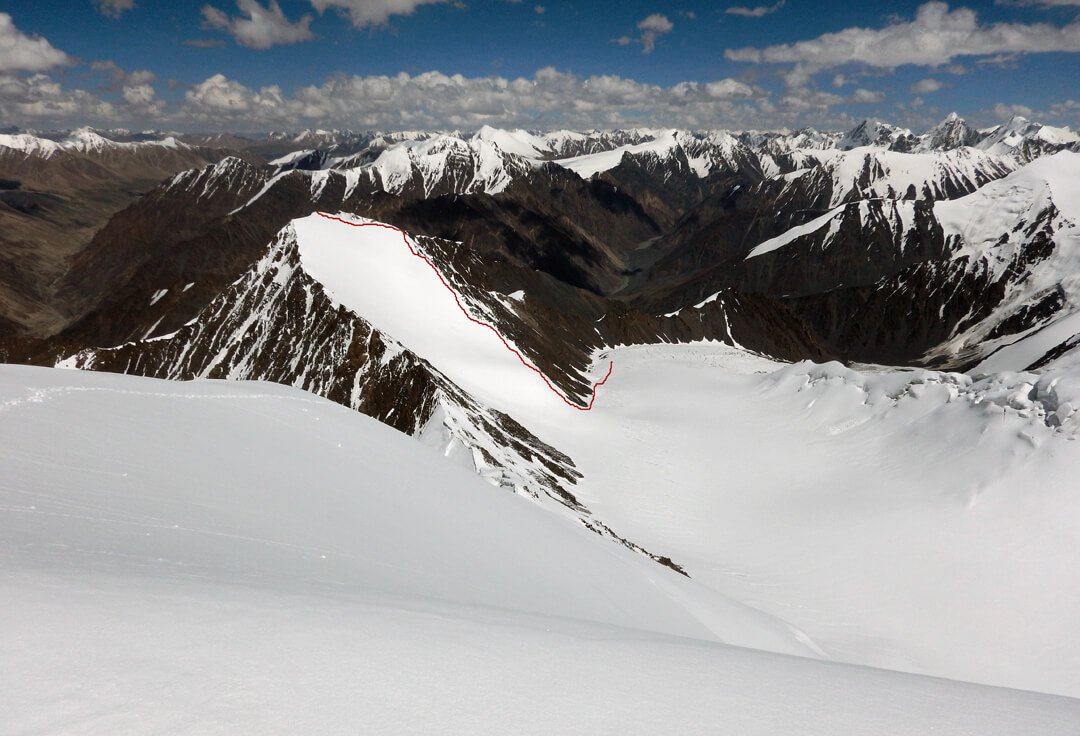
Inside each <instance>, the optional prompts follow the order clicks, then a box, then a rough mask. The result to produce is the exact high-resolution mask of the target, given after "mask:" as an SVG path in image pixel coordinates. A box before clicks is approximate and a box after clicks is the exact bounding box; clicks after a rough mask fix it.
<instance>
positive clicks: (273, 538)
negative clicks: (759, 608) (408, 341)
mask: <svg viewBox="0 0 1080 736" xmlns="http://www.w3.org/2000/svg"><path fill="white" fill-rule="evenodd" d="M0 479H2V480H0V560H2V561H3V563H2V565H0V598H2V600H3V601H4V605H3V606H2V607H0V630H2V631H3V632H4V636H3V637H0V673H2V675H3V684H4V686H3V687H2V688H0V714H2V716H0V720H2V721H3V726H4V729H3V730H4V731H5V733H12V734H27V735H29V734H65V733H72V734H74V733H78V734H86V733H102V734H123V733H140V734H141V733H163V734H171V733H178V734H184V733H192V732H196V731H197V732H199V733H228V734H237V733H252V734H256V733H257V734H272V733H325V734H331V733H395V734H397V733H476V734H483V733H492V734H505V733H522V734H529V733H536V734H551V733H603V732H612V731H617V732H619V733H715V732H717V731H718V730H720V731H723V732H734V733H741V734H789V733H792V732H798V733H803V734H841V733H843V734H847V733H860V734H870V735H873V734H889V735H890V736H895V735H896V734H908V733H910V734H924V733H927V732H930V731H933V732H934V733H945V734H964V735H967V734H972V733H979V734H983V735H988V734H1015V733H1025V734H1072V733H1074V731H1073V729H1074V726H1075V724H1076V723H1077V722H1078V721H1080V701H1076V700H1070V699H1065V698H1056V697H1052V696H1045V695H1039V694H1034V693H1025V692H1018V691H1008V690H1001V689H995V688H986V687H981V686H974V685H967V684H962V683H955V682H948V681H940V680H933V679H929V678H923V677H918V676H911V675H901V674H897V673H889V672H881V671H875V670H869V669H863V668H857V667H849V666H842V665H834V664H827V663H822V662H818V661H814V660H811V659H802V658H796V657H789V656H783V655H776V654H765V653H762V652H755V651H751V650H746V649H737V648H732V647H728V646H724V645H721V644H718V643H715V642H714V641H709V640H708V639H710V638H712V634H711V633H710V632H709V631H708V630H707V628H706V627H704V626H703V625H702V623H701V621H700V619H699V618H698V617H696V616H692V615H689V614H688V613H687V609H688V608H690V607H691V606H690V605H689V604H690V603H695V604H696V607H697V608H707V607H708V606H707V605H705V603H707V602H709V600H710V599H709V598H708V597H707V595H705V594H704V593H701V592H700V591H698V592H697V593H695V590H697V589H696V588H695V587H693V585H692V583H691V582H690V581H686V582H685V583H680V582H679V581H685V579H684V578H681V577H679V576H677V575H675V574H674V573H672V572H671V571H669V570H667V569H666V568H662V567H660V566H658V565H654V564H652V563H651V562H649V561H648V560H646V559H645V558H643V557H640V556H637V555H633V554H631V553H629V552H626V551H625V550H622V549H620V548H619V547H617V546H615V545H613V544H611V543H610V542H609V541H607V540H604V539H601V538H600V537H597V536H594V535H592V534H591V533H588V532H586V531H585V530H584V529H582V528H580V527H577V526H576V525H573V524H571V523H569V522H567V521H566V520H565V519H561V518H558V517H555V516H553V515H550V514H548V513H547V512H545V511H543V510H542V509H540V508H539V507H536V506H534V505H532V504H531V503H529V502H528V501H525V500H523V499H521V498H518V497H515V496H513V495H511V494H508V493H506V492H504V491H499V490H497V489H493V488H491V487H489V486H487V485H486V484H485V483H484V482H483V481H481V480H479V479H477V478H475V477H473V476H471V475H470V474H468V473H465V472H464V471H461V472H458V471H457V470H456V469H455V468H453V467H447V466H446V465H445V463H443V462H441V461H440V460H439V459H438V458H436V457H432V456H429V455H427V454H426V450H425V449H424V448H423V447H422V446H421V445H419V444H418V443H415V442H414V441H412V440H409V439H408V438H406V437H404V436H401V435H398V434H396V433H395V432H393V431H392V430H389V429H387V428H385V427H383V426H381V425H379V424H377V423H375V422H373V421H371V420H369V419H367V418H365V417H363V416H360V415H358V414H355V413H352V412H349V411H347V410H344V409H342V408H341V407H338V406H336V405H333V404H330V403H328V402H325V401H322V400H319V399H315V398H312V397H310V396H308V395H306V394H303V393H300V392H298V391H295V390H291V389H287V388H283V387H277V386H271V385H267V384H244V383H240V384H236V383H219V382H197V383H189V384H175V383H164V382H159V381H154V380H149V379H137V378H131V377H125V376H112V375H104V374H84V373H75V372H66V371H51V370H44V369H34V368H25V367H18V366H0ZM672 581H675V582H674V583H673V582H672ZM679 584H682V585H683V587H679ZM695 596H697V597H696V598H695ZM680 601H681V603H680ZM726 615H727V617H728V619H729V625H730V626H732V627H733V628H734V627H741V628H742V629H744V630H745V631H748V632H753V631H754V630H755V627H756V628H757V630H758V632H759V635H761V636H764V635H762V634H760V631H762V630H765V629H767V628H768V627H767V620H766V619H763V618H761V617H759V619H753V617H751V616H750V615H749V614H745V613H744V617H743V619H742V620H741V621H738V620H735V619H737V617H736V616H735V615H734V614H732V613H731V612H730V611H728V612H727V614H726ZM584 619H590V620H588V621H586V620H584ZM661 632H666V633H661ZM674 635H679V636H674Z"/></svg>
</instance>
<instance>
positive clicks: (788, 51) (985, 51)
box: [724, 2, 1080, 69]
mask: <svg viewBox="0 0 1080 736" xmlns="http://www.w3.org/2000/svg"><path fill="white" fill-rule="evenodd" d="M1050 51H1072V52H1075V51H1080V21H1074V22H1073V23H1071V24H1069V25H1066V26H1054V25H1051V24H1048V23H1035V24H1030V25H1026V24H1022V23H994V24H980V23H979V21H978V18H977V16H976V14H975V11H973V10H970V9H968V8H957V9H956V10H951V11H950V10H949V6H948V5H947V4H945V3H941V2H930V3H925V4H924V5H921V6H920V7H919V9H918V11H917V12H916V15H915V19H914V20H913V21H909V22H898V23H893V24H891V25H887V26H885V27H884V28H881V29H877V30H875V29H870V28H847V29H845V30H842V31H838V32H836V33H826V34H824V35H823V36H819V37H817V38H814V39H811V40H808V41H798V42H796V43H790V44H780V45H777V46H767V47H765V48H760V49H759V48H753V47H747V48H743V49H728V50H727V51H725V52H724V56H725V57H726V58H727V59H729V60H731V61H745V62H756V63H761V62H772V63H784V62H788V63H790V62H795V63H805V64H808V65H812V66H813V67H815V68H817V69H827V68H830V67H835V66H840V65H843V64H848V63H851V62H861V63H863V64H866V65H868V66H874V67H883V68H895V67H898V66H903V65H905V64H914V65H917V66H942V65H945V64H948V63H950V62H951V61H952V60H953V59H954V58H956V57H958V56H988V55H993V54H1014V53H1020V54H1023V53H1038V52H1050Z"/></svg>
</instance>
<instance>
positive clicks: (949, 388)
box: [294, 216, 1080, 695]
mask: <svg viewBox="0 0 1080 736" xmlns="http://www.w3.org/2000/svg"><path fill="white" fill-rule="evenodd" d="M294 225H295V227H296V231H297V241H298V243H299V248H300V254H301V261H302V264H303V267H304V268H305V269H306V270H308V272H309V273H310V274H311V275H313V276H314V277H315V278H317V279H318V280H320V281H322V282H323V283H324V284H325V285H326V287H327V289H328V290H329V292H330V293H331V294H332V295H333V296H334V298H335V299H337V300H340V301H341V302H342V303H344V304H345V305H346V306H348V307H349V308H351V309H353V310H355V311H356V312H357V313H358V314H361V315H364V316H365V318H367V319H369V320H371V322H372V323H373V324H374V325H375V326H376V327H378V328H379V329H381V330H383V331H385V332H386V333H387V334H389V335H390V336H392V337H394V338H395V339H397V340H399V341H400V342H401V343H402V344H403V345H405V346H406V347H409V348H410V349H412V350H414V351H415V352H416V353H417V354H419V355H420V356H421V357H423V358H425V359H427V360H429V361H430V362H431V363H432V364H433V365H434V366H435V367H436V368H438V369H439V370H441V371H443V372H444V373H446V375H448V376H449V377H450V378H451V379H452V380H454V381H455V382H457V383H458V384H459V385H461V386H462V387H463V388H465V389H466V390H467V391H469V392H470V393H472V394H473V395H475V396H477V397H479V398H481V400H482V401H483V402H484V403H486V404H488V405H490V406H493V407H496V408H498V409H500V410H503V411H508V412H509V413H510V414H511V415H512V416H513V417H514V418H515V419H516V420H518V421H520V422H522V423H523V424H524V425H525V426H526V427H527V428H528V429H529V430H530V431H532V432H533V433H535V434H536V435H537V436H539V437H540V438H541V439H542V440H544V441H545V442H547V443H549V444H551V445H552V446H553V447H556V448H558V449H559V450H560V451H562V452H565V453H566V454H568V455H569V456H570V457H571V458H572V459H573V460H574V462H575V464H576V466H577V468H578V469H579V470H580V471H581V472H582V473H584V478H583V479H582V481H580V482H579V484H578V485H576V486H575V487H574V489H573V492H574V494H575V495H576V496H577V497H578V498H579V499H580V500H581V501H582V502H583V503H584V504H585V506H586V507H587V508H589V509H590V511H592V512H593V513H594V514H595V515H596V518H598V519H599V520H600V521H602V522H603V523H605V524H607V525H608V526H610V527H611V528H612V529H614V530H616V531H617V533H619V534H620V535H622V536H624V537H626V538H628V539H630V540H632V541H634V542H635V543H637V544H640V545H642V546H644V547H645V548H646V549H648V550H649V551H651V552H653V553H654V554H661V555H666V556H669V557H671V558H672V559H674V560H675V561H676V562H677V563H678V564H680V565H683V566H685V568H686V569H687V571H688V572H689V573H690V575H691V577H692V578H693V579H694V580H695V581H696V582H697V583H701V584H703V585H705V586H706V587H708V588H710V589H711V590H712V591H715V592H716V593H719V594H722V595H723V596H724V597H725V598H726V599H734V600H737V601H740V602H742V603H745V604H747V605H749V606H751V607H753V608H755V609H760V610H762V611H764V612H766V613H768V614H771V615H772V616H774V617H775V618H777V619H779V620H781V621H784V622H786V623H788V624H790V625H791V626H792V627H793V628H794V629H796V630H798V631H801V632H805V634H807V635H809V638H810V639H811V640H812V641H813V642H814V643H815V645H816V646H818V647H820V648H821V650H823V652H824V654H825V656H827V657H830V658H833V659H837V660H840V661H847V662H856V663H859V664H866V665H873V666H881V667H888V668H893V669H901V670H905V671H915V672H923V673H927V674H933V675H938V676H944V677H951V678H956V679H963V680H971V681H978V682H984V683H989V684H996V685H1006V686H1011V687H1020V688H1029V689H1034V690H1041V691H1047V692H1056V693H1064V694H1070V695H1080V636H1078V635H1077V634H1075V633H1074V631H1073V628H1074V623H1075V621H1078V620H1080V575H1078V574H1075V573H1076V566H1077V564H1078V563H1077V560H1080V497H1077V495H1076V492H1075V489H1076V488H1077V482H1076V481H1075V479H1074V477H1073V475H1074V473H1075V468H1077V467H1080V444H1078V443H1076V442H1074V441H1073V439H1072V438H1074V437H1075V435H1076V429H1077V423H1078V422H1080V415H1077V414H1076V413H1075V411H1074V408H1075V407H1080V386H1078V382H1077V380H1076V378H1074V376H1075V375H1076V374H1077V373H1076V369H1075V368H1071V367H1068V366H1066V367H1064V368H1060V369H1058V371H1057V372H1056V373H1053V374H1047V375H1046V376H1044V377H1040V376H1035V375H1032V374H1013V373H1001V374H994V375H993V376H991V377H990V378H987V379H985V380H981V381H975V380H973V379H972V378H970V377H968V376H965V375H961V374H946V373H938V372H932V371H901V370H868V371H862V372H860V371H855V370H850V369H846V368H843V367H842V366H840V365H838V364H831V365H828V366H819V365H814V364H812V363H801V364H796V365H793V366H783V365H781V364H778V363H773V362H771V361H767V360H763V359H760V358H756V357H754V356H751V355H748V354H747V353H745V352H742V351H739V350H736V349H734V348H730V347H728V346H725V345H719V344H713V345H708V344H706V345H693V346H678V345H657V346H646V347H630V348H620V349H615V350H611V351H605V353H604V355H602V356H599V355H598V356H597V365H604V364H606V363H607V361H609V360H610V361H611V362H612V363H613V364H614V370H613V373H612V377H611V379H610V380H609V381H608V382H607V383H606V384H605V385H604V386H602V387H600V389H599V391H598V394H597V400H596V403H595V404H594V408H593V410H592V411H591V412H576V411H574V410H572V409H569V408H568V407H566V406H565V404H563V403H562V401H561V400H560V399H559V398H558V397H557V396H555V395H554V394H552V393H551V391H550V389H549V388H548V387H547V386H545V385H544V384H543V382H542V381H541V380H540V379H539V377H538V376H536V375H535V374H534V373H533V372H532V371H529V370H528V369H526V368H524V367H523V366H522V365H521V364H520V362H519V361H518V360H517V358H516V357H515V356H513V354H511V353H510V352H509V351H508V350H507V349H506V347H505V346H504V345H503V344H502V343H501V342H500V341H499V340H498V339H497V338H496V337H495V335H493V334H491V332H490V330H488V329H486V328H483V327H480V326H478V325H475V324H472V323H470V322H469V321H468V320H466V319H465V318H464V315H462V314H461V312H460V310H459V309H458V307H457V305H456V303H455V302H454V300H453V296H452V294H450V292H449V291H447V289H446V288H445V286H443V285H442V284H441V283H440V282H439V281H438V278H437V276H436V275H435V274H434V273H433V272H432V271H431V268H430V266H429V265H428V264H426V263H424V262H423V261H422V260H421V259H419V258H416V257H415V256H413V255H412V254H410V253H409V251H408V248H406V247H405V245H404V243H403V242H402V240H401V234H400V233H399V232H397V231H395V230H387V229H382V228H371V227H365V228H356V227H351V226H349V225H345V224H342V223H339V222H335V221H332V220H326V219H325V218H321V217H318V216H313V217H309V218H305V219H304V220H298V221H296V222H295V223H294ZM578 415H581V416H578Z"/></svg>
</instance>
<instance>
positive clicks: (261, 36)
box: [202, 0, 315, 49]
mask: <svg viewBox="0 0 1080 736" xmlns="http://www.w3.org/2000/svg"><path fill="white" fill-rule="evenodd" d="M269 1H270V4H269V5H268V6H267V7H265V8H264V7H263V6H262V4H261V3H259V1H258V0H236V6H237V8H238V9H239V10H240V12H241V13H242V14H243V15H245V16H247V17H246V18H244V17H236V18H230V17H229V16H228V15H227V14H226V13H224V12H222V11H221V10H219V9H217V8H215V7H213V6H212V5H204V6H203V9H202V14H203V18H204V20H205V24H206V26H208V27H210V28H214V29H217V30H219V31H224V32H225V33H229V34H231V35H232V36H233V38H235V39H236V42H237V43H238V44H240V45H241V46H247V47H248V48H251V49H268V48H270V47H271V46H273V45H275V44H291V43H299V42H300V41H307V40H309V39H311V38H314V37H315V34H314V33H312V32H311V29H310V28H309V27H308V26H309V25H310V24H311V16H310V15H305V16H304V17H303V18H301V19H300V20H298V21H296V22H295V23H291V22H290V21H289V19H288V18H286V17H285V13H284V12H282V10H281V6H280V5H278V3H277V0H269Z"/></svg>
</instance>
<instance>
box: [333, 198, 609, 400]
mask: <svg viewBox="0 0 1080 736" xmlns="http://www.w3.org/2000/svg"><path fill="white" fill-rule="evenodd" d="M315 214H316V215H318V216H319V217H324V218H326V219H327V220H334V221H336V222H340V223H341V224H343V225H349V226H351V227H380V228H383V229H384V230H393V231H395V232H398V233H400V234H401V241H402V242H403V243H405V247H406V248H408V249H409V252H410V253H412V254H413V255H414V256H416V257H417V258H419V259H421V260H422V261H423V262H424V263H426V264H427V265H428V266H430V267H431V270H432V271H434V272H435V275H436V276H437V277H438V278H439V281H440V282H441V283H442V285H443V286H445V287H446V289H447V291H449V292H450V294H451V295H452V296H453V297H454V302H455V303H456V304H457V306H458V309H460V310H461V313H462V314H464V315H465V318H466V319H467V320H469V321H470V322H473V323H475V324H478V325H480V326H481V327H486V328H488V329H489V330H491V331H492V332H493V333H495V336H496V337H497V338H499V341H500V342H502V344H503V346H504V347H505V348H506V349H507V350H509V351H510V352H511V353H513V354H514V355H515V356H517V359H518V360H519V361H520V362H521V364H522V365H523V366H525V367H526V368H528V369H529V370H531V371H533V372H534V373H536V375H538V376H540V378H541V379H542V380H543V381H544V383H545V384H546V385H547V387H548V388H549V389H551V391H552V392H553V393H554V394H555V395H556V396H558V397H559V398H560V399H562V400H563V403H565V404H566V405H567V406H571V407H573V408H575V409H577V410H578V411H591V410H592V408H593V403H594V402H595V401H596V389H598V388H600V386H603V385H604V384H605V383H607V380H608V378H610V377H611V371H612V370H613V369H614V368H615V361H608V371H607V375H605V376H604V378H603V379H602V380H600V381H598V382H597V383H595V384H593V387H592V396H591V397H590V399H589V403H588V404H587V405H586V406H580V405H578V404H576V403H574V402H573V401H571V400H570V399H568V398H566V396H565V395H564V394H563V392H562V391H560V390H559V389H557V388H556V387H555V386H554V385H553V384H552V383H551V381H549V380H548V377H547V376H545V375H544V373H543V371H541V370H540V369H539V368H537V367H536V366H534V365H532V364H530V363H529V362H528V361H526V360H525V357H524V356H523V355H522V354H521V353H520V352H519V351H518V350H517V348H515V347H513V346H512V345H511V344H510V343H509V342H507V340H506V338H505V337H503V336H502V333H500V332H499V330H498V329H497V328H496V327H495V326H494V325H491V324H489V323H487V322H484V321H483V320H479V319H476V318H475V317H473V316H472V315H471V314H469V312H468V310H467V309H465V305H464V304H462V303H461V298H460V297H459V296H458V293H457V292H456V291H455V290H454V287H452V286H451V285H450V284H449V283H448V282H447V280H446V278H445V277H444V276H443V275H442V272H441V271H439V269H438V268H436V266H435V264H434V263H432V262H431V260H430V259H429V258H428V257H427V256H425V255H424V254H423V253H420V252H418V251H417V250H416V249H415V248H413V246H412V244H411V243H410V242H409V236H408V235H407V234H406V233H405V231H404V230H402V229H401V228H399V227H394V226H393V225H387V224H386V223H382V222H349V221H348V220H343V219H342V218H340V217H335V216H334V215H328V214H326V213H325V212H319V211H318V210H316V211H315Z"/></svg>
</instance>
